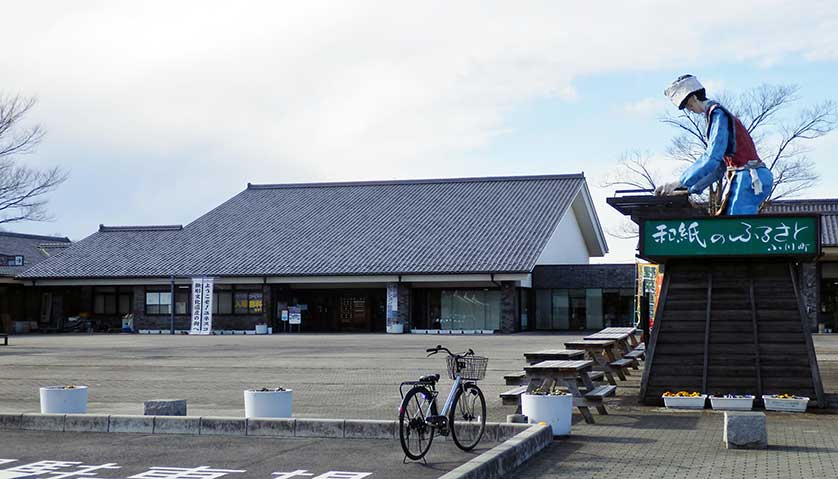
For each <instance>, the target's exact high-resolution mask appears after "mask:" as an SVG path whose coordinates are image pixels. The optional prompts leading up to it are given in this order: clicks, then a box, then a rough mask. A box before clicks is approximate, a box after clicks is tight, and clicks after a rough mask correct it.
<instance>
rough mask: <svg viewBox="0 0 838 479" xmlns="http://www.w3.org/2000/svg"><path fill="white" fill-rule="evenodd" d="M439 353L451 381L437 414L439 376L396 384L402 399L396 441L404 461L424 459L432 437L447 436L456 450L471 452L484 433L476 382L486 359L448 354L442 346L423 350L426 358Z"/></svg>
mask: <svg viewBox="0 0 838 479" xmlns="http://www.w3.org/2000/svg"><path fill="white" fill-rule="evenodd" d="M440 351H445V352H446V353H448V357H447V358H446V362H447V366H448V376H449V377H450V378H451V379H453V380H454V384H453V385H452V386H451V391H450V392H449V393H448V397H447V399H446V400H445V405H444V406H443V407H442V412H441V413H440V412H438V411H437V404H436V399H437V396H438V395H439V391H437V389H436V383H437V381H439V377H440V376H439V373H436V374H431V375H427V376H422V377H421V378H419V380H417V381H405V382H403V383H401V384H400V385H399V393H400V394H401V397H402V402H401V406H400V407H399V440H400V441H401V445H402V450H403V451H404V454H405V456H406V458H405V461H407V458H410V459H413V460H414V461H417V460H419V459H422V458H424V457H425V454H427V453H428V450H429V449H430V448H431V443H432V442H433V439H434V434H439V435H441V436H447V435H448V434H449V433H450V434H451V438H452V439H453V440H454V444H456V445H457V447H459V448H460V449H462V450H463V451H471V450H472V449H474V448H475V447H476V446H477V444H478V443H479V442H480V439H481V438H482V437H483V433H484V432H485V430H486V400H485V399H484V397H483V391H481V390H480V388H479V387H477V384H476V382H477V381H479V380H481V379H483V378H484V377H485V376H486V366H487V365H488V363H489V359H488V358H486V357H483V356H475V354H474V351H472V350H471V349H469V350H468V351H466V352H464V353H452V352H451V351H449V350H448V348H444V347H442V346H437V347H435V348H431V349H427V350H426V352H427V353H428V356H427V357H431V356H433V355H434V354H437V353H439V352H440ZM405 386H412V387H411V388H410V389H409V390H408V391H407V393H405V392H404V389H405Z"/></svg>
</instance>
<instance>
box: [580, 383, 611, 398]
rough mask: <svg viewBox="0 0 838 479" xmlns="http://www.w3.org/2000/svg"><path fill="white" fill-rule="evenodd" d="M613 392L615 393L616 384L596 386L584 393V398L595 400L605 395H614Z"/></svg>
mask: <svg viewBox="0 0 838 479" xmlns="http://www.w3.org/2000/svg"><path fill="white" fill-rule="evenodd" d="M615 394H617V386H611V385H605V386H597V387H595V388H594V389H593V390H591V391H588V392H586V393H585V399H590V400H594V401H597V400H602V398H605V397H609V396H614V395H615Z"/></svg>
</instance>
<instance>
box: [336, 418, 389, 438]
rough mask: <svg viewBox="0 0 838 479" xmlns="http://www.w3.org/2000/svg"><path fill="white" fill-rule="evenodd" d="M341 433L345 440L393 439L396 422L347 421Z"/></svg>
mask: <svg viewBox="0 0 838 479" xmlns="http://www.w3.org/2000/svg"><path fill="white" fill-rule="evenodd" d="M343 431H344V432H343V437H345V438H346V439H393V438H394V437H396V421H376V420H371V419H347V420H346V421H345V422H344V425H343Z"/></svg>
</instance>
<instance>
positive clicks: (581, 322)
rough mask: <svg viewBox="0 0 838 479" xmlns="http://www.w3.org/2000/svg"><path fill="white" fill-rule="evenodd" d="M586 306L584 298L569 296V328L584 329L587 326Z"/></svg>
mask: <svg viewBox="0 0 838 479" xmlns="http://www.w3.org/2000/svg"><path fill="white" fill-rule="evenodd" d="M587 313H588V307H587V304H586V302H585V298H578V297H573V296H571V298H570V329H572V330H579V329H585V327H586V326H587Z"/></svg>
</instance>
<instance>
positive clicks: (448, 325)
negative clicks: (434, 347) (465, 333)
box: [440, 289, 501, 330]
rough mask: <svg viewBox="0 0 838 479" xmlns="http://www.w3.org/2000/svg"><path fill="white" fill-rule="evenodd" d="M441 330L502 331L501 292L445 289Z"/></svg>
mask: <svg viewBox="0 0 838 479" xmlns="http://www.w3.org/2000/svg"><path fill="white" fill-rule="evenodd" d="M440 300H441V301H440V303H441V306H442V311H441V318H440V329H491V330H494V329H500V310H501V305H500V291H497V290H482V291H481V290H472V289H451V290H447V289H444V290H442V292H441V297H440Z"/></svg>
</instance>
